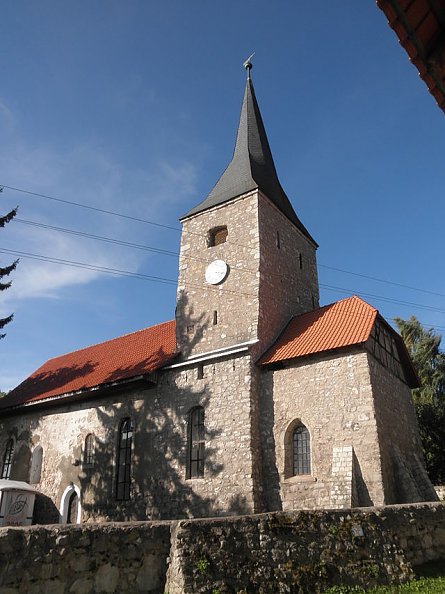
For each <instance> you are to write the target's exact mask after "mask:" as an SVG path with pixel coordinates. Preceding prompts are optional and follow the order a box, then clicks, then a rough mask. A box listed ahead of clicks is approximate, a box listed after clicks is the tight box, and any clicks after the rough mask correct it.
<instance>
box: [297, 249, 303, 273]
mask: <svg viewBox="0 0 445 594" xmlns="http://www.w3.org/2000/svg"><path fill="white" fill-rule="evenodd" d="M298 259H299V261H300V270H303V254H302V253H300V254H299V255H298Z"/></svg>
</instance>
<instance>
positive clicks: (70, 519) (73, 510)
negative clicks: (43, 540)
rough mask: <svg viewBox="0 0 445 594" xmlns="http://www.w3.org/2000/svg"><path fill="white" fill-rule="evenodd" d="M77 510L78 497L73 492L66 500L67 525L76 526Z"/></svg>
mask: <svg viewBox="0 0 445 594" xmlns="http://www.w3.org/2000/svg"><path fill="white" fill-rule="evenodd" d="M78 508H79V496H78V495H77V493H76V491H73V492H72V493H71V495H70V498H69V500H68V509H67V514H66V523H67V524H77V513H78Z"/></svg>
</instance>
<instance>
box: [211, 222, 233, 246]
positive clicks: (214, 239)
mask: <svg viewBox="0 0 445 594" xmlns="http://www.w3.org/2000/svg"><path fill="white" fill-rule="evenodd" d="M227 235H228V231H227V227H226V226H225V225H223V226H220V227H214V228H213V229H210V231H209V239H208V247H214V246H215V245H220V244H221V243H225V242H226V241H227Z"/></svg>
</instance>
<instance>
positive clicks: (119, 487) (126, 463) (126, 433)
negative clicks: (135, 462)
mask: <svg viewBox="0 0 445 594" xmlns="http://www.w3.org/2000/svg"><path fill="white" fill-rule="evenodd" d="M133 431H134V427H133V422H132V420H131V419H130V418H127V419H124V420H123V421H122V423H121V426H120V429H119V443H118V449H117V473H116V499H118V500H119V501H126V500H128V499H130V484H131V444H132V442H133Z"/></svg>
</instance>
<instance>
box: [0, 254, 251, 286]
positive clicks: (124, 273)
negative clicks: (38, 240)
mask: <svg viewBox="0 0 445 594" xmlns="http://www.w3.org/2000/svg"><path fill="white" fill-rule="evenodd" d="M0 253H4V254H11V255H14V256H18V257H19V258H28V259H31V260H40V261H42V262H51V263H52V264H61V265H63V266H71V267H73V268H84V269H87V270H93V271H96V272H103V273H106V274H113V275H115V276H126V277H131V278H139V279H142V280H148V281H153V282H157V283H163V284H168V285H174V286H176V285H177V281H176V280H174V279H171V278H163V277H161V276H154V275H149V274H143V273H141V272H131V271H129V270H120V269H118V268H111V267H108V266H101V265H98V264H89V263H88V262H76V261H73V260H66V259H63V258H55V257H54V256H45V255H42V254H33V253H30V252H21V251H17V250H9V249H6V248H0ZM184 285H185V286H187V287H191V288H193V289H200V290H203V291H207V290H210V291H216V292H219V293H221V292H224V293H229V294H233V295H242V296H244V297H255V295H254V294H253V293H243V292H241V291H234V290H232V289H226V288H222V287H214V286H212V285H205V286H204V285H197V284H193V283H188V282H185V283H184Z"/></svg>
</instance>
